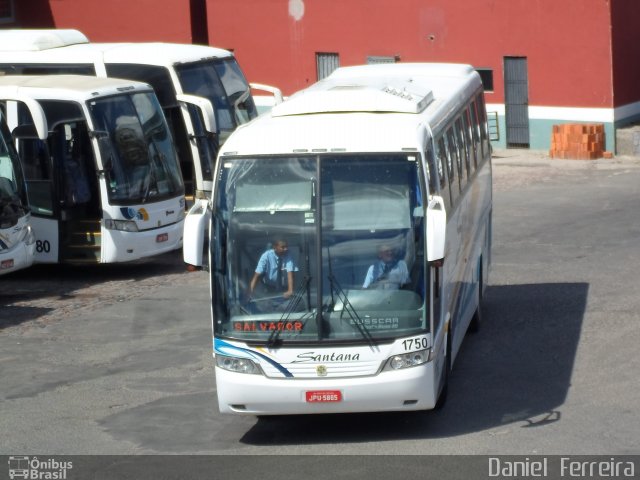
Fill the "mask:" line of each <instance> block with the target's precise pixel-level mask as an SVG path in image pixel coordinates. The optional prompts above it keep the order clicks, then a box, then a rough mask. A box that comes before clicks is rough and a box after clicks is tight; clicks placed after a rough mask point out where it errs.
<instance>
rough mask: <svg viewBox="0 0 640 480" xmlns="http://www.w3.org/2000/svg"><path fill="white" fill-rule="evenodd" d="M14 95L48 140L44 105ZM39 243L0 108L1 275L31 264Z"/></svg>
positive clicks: (37, 130) (39, 131) (3, 115)
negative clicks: (36, 245)
mask: <svg viewBox="0 0 640 480" xmlns="http://www.w3.org/2000/svg"><path fill="white" fill-rule="evenodd" d="M13 98H14V100H21V101H22V102H23V103H24V104H25V106H26V107H27V108H28V109H29V110H30V112H31V117H32V118H33V119H34V123H33V125H34V127H33V128H34V129H35V130H36V134H37V135H38V136H39V137H40V138H42V139H46V138H47V124H46V119H45V117H44V113H43V111H42V109H41V108H40V105H39V104H38V103H37V102H34V101H32V100H31V99H30V98H24V97H20V96H15V97H13ZM35 242H36V239H35V235H34V233H33V229H32V228H31V215H30V211H29V200H28V198H27V184H26V183H25V179H24V175H23V172H22V165H21V164H20V158H19V157H18V153H17V152H16V150H15V148H14V145H13V139H12V138H11V133H10V132H9V129H8V127H7V123H6V116H5V113H4V111H2V110H0V275H4V274H6V273H10V272H15V271H16V270H20V269H23V268H27V267H30V266H31V265H32V264H33V258H34V253H35Z"/></svg>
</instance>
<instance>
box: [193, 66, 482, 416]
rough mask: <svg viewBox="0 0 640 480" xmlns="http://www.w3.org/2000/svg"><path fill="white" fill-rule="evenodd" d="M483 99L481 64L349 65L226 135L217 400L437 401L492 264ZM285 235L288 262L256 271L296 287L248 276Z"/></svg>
mask: <svg viewBox="0 0 640 480" xmlns="http://www.w3.org/2000/svg"><path fill="white" fill-rule="evenodd" d="M484 108H485V107H484V99H483V91H482V84H481V81H480V78H479V76H478V74H477V73H476V72H475V71H474V70H473V69H472V68H471V67H470V66H466V65H455V64H395V65H371V66H357V67H346V68H340V69H338V70H336V71H335V72H334V73H333V74H332V75H330V76H329V77H327V78H326V79H324V80H322V81H320V82H318V83H317V84H315V85H313V86H311V87H309V88H308V89H306V90H303V91H301V92H298V93H297V94H295V95H293V96H292V97H291V98H290V99H289V100H286V101H285V102H283V103H281V104H280V105H278V106H276V107H275V108H274V109H273V110H272V112H271V114H265V115H262V116H260V117H259V118H258V119H256V120H254V121H253V122H251V123H250V124H248V125H245V126H242V127H240V128H238V129H237V130H236V131H235V132H234V133H233V134H232V135H231V137H230V138H229V139H228V140H227V142H226V143H225V145H224V147H223V149H222V151H221V154H220V157H219V159H218V170H217V172H216V175H215V178H214V192H213V198H212V203H211V205H212V215H211V228H210V231H211V232H213V236H212V238H211V241H210V253H209V258H210V260H209V262H210V268H209V271H210V276H211V298H212V323H213V325H212V328H213V348H214V352H213V353H214V357H215V364H216V370H215V374H216V383H217V391H218V402H219V408H220V411H221V412H223V413H236V414H254V415H255V414H257V415H270V414H303V413H334V412H364V411H392V410H395V411H404V410H423V409H431V408H434V407H436V406H438V405H441V404H442V403H443V402H444V399H445V398H446V391H447V381H448V375H449V371H450V369H451V366H452V364H453V361H454V359H455V357H456V354H457V353H458V350H459V348H460V345H461V342H462V339H463V337H464V336H465V332H466V331H467V330H468V328H469V327H470V326H471V328H472V329H474V328H477V326H478V324H479V321H480V302H481V299H482V294H483V289H484V287H485V285H486V283H487V275H488V271H489V266H490V248H491V212H492V192H491V189H492V180H491V160H490V158H491V155H490V144H489V140H488V135H487V125H486V113H485V110H484ZM201 216H202V218H203V219H205V218H206V215H205V214H204V213H202V214H201ZM203 221H204V220H203ZM185 228H186V227H185ZM189 228H193V229H194V232H195V230H198V229H199V231H200V232H202V231H203V230H204V229H203V227H202V225H196V223H195V222H194V224H193V225H191V226H190V227H189ZM190 234H193V235H195V233H187V232H186V231H185V235H190ZM274 239H275V242H273V245H275V247H274V249H273V250H272V251H271V255H272V256H273V255H275V256H280V255H281V256H282V257H281V258H283V259H284V260H285V261H286V263H285V264H284V265H285V266H284V267H279V266H276V267H275V268H272V270H271V271H269V270H268V269H265V270H264V272H265V274H264V275H263V277H262V279H264V278H266V277H268V276H269V275H272V274H273V271H274V270H275V271H276V273H277V271H278V269H279V268H284V269H286V271H287V276H289V272H292V275H291V276H292V277H293V285H288V286H287V287H288V288H287V290H286V291H285V290H284V288H283V287H282V286H281V287H280V288H278V287H277V286H276V288H273V286H272V285H269V284H268V283H265V284H264V285H263V286H261V282H257V283H256V285H255V287H256V288H255V290H254V289H253V288H252V287H253V286H254V283H253V282H252V281H251V280H252V278H253V275H254V272H258V273H262V272H263V270H262V267H261V262H262V261H261V260H260V259H261V254H262V253H263V252H267V254H269V250H268V249H269V248H270V247H269V245H271V244H272V241H273V240H274ZM285 247H288V248H285ZM191 255H192V259H191V263H194V264H197V263H198V262H201V261H202V258H201V257H202V255H199V254H198V250H197V249H194V250H193V251H192V253H191ZM283 273H284V271H283ZM271 278H272V277H271ZM250 282H251V283H250Z"/></svg>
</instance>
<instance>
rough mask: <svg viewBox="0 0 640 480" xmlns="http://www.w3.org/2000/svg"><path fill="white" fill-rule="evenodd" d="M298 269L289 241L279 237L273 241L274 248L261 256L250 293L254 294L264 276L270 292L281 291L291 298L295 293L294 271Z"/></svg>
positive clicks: (263, 281)
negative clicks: (290, 250)
mask: <svg viewBox="0 0 640 480" xmlns="http://www.w3.org/2000/svg"><path fill="white" fill-rule="evenodd" d="M297 271H298V267H297V266H296V265H295V263H294V262H293V258H292V257H291V254H290V253H289V245H288V243H287V241H286V240H282V239H277V240H275V241H274V242H273V243H272V248H270V249H269V250H267V251H266V252H264V253H263V254H262V255H261V256H260V260H258V265H257V266H256V270H255V273H254V274H253V278H251V284H250V287H249V295H252V294H253V292H254V290H255V288H256V286H257V285H258V281H259V280H260V279H261V278H262V283H263V284H264V286H265V287H266V289H267V290H268V291H269V292H274V293H275V292H278V293H280V292H281V293H282V296H283V297H284V298H289V297H290V296H291V295H293V272H297Z"/></svg>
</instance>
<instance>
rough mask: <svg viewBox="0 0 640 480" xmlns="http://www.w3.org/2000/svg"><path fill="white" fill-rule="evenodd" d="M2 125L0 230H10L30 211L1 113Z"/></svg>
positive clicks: (18, 162) (18, 167)
mask: <svg viewBox="0 0 640 480" xmlns="http://www.w3.org/2000/svg"><path fill="white" fill-rule="evenodd" d="M0 124H1V125H0V128H1V129H2V135H1V137H0V228H10V227H13V226H14V225H16V224H17V223H18V220H19V219H20V218H22V217H24V216H25V215H26V214H27V213H28V211H29V210H28V202H27V192H26V189H25V186H24V185H25V183H24V178H23V176H22V169H21V167H20V159H19V157H18V154H17V153H16V151H15V149H14V147H13V143H12V142H11V134H10V133H9V129H8V128H7V126H6V124H5V121H4V117H3V116H2V114H1V113H0Z"/></svg>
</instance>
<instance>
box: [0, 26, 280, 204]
mask: <svg viewBox="0 0 640 480" xmlns="http://www.w3.org/2000/svg"><path fill="white" fill-rule="evenodd" d="M0 72H3V73H4V74H6V75H9V74H23V75H33V74H42V75H44V74H81V75H97V76H99V77H116V78H127V79H131V80H137V81H140V82H145V83H148V84H150V85H151V86H153V88H154V89H155V91H156V95H157V96H158V99H159V101H160V104H161V105H162V109H163V111H164V113H165V116H166V118H167V122H168V124H169V128H170V129H171V133H172V135H173V138H174V141H175V143H176V149H177V152H178V158H179V159H180V168H181V171H182V176H183V178H184V181H185V190H186V194H187V197H188V198H189V199H191V198H192V197H195V199H205V198H207V197H209V196H210V193H211V181H212V172H213V169H214V167H213V164H214V162H215V159H216V156H217V153H218V147H219V144H222V143H224V141H225V140H226V138H227V137H228V136H229V134H230V133H231V132H232V131H233V130H234V129H235V128H236V127H237V126H238V125H241V124H244V123H246V122H248V121H249V120H251V119H253V118H255V117H256V116H257V114H258V111H257V109H256V106H255V103H254V101H253V97H252V95H251V88H255V89H258V90H265V91H267V92H268V93H269V94H271V95H273V96H274V98H275V99H276V100H275V101H276V102H278V101H281V100H282V94H281V92H280V90H278V89H277V88H274V87H270V86H268V85H262V84H251V85H249V84H248V83H247V80H246V79H245V76H244V74H243V73H242V70H241V69H240V65H239V64H238V62H237V61H236V59H235V57H234V55H233V54H232V53H231V52H229V51H227V50H223V49H220V48H215V47H209V46H202V45H188V44H176V43H90V42H89V40H88V38H87V37H86V36H85V35H84V34H83V33H81V32H79V31H78V30H72V29H60V30H46V29H44V30H29V29H25V30H0ZM211 109H213V112H214V116H215V122H213V123H211V122H209V121H208V116H209V114H210V110H211Z"/></svg>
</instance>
